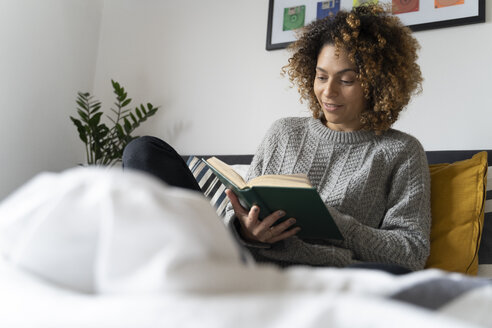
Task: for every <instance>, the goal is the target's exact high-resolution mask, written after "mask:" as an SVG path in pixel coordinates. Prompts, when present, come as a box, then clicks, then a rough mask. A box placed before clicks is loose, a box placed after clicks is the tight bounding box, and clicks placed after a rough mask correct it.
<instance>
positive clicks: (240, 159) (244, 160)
mask: <svg viewBox="0 0 492 328" xmlns="http://www.w3.org/2000/svg"><path fill="white" fill-rule="evenodd" d="M484 150H485V151H487V153H488V159H489V165H491V164H492V150H491V149H484ZM480 151H482V150H430V151H426V152H425V153H426V154H427V160H428V161H429V164H436V163H452V162H456V161H461V160H464V159H467V158H470V157H472V156H473V155H474V154H476V153H478V152H480ZM196 156H197V157H200V158H201V157H203V158H208V157H210V156H215V157H217V158H219V159H220V160H222V161H224V162H226V163H228V164H249V163H251V159H252V158H253V155H251V154H249V155H196ZM188 157H189V156H183V158H184V160H185V161H186V160H187V159H188Z"/></svg>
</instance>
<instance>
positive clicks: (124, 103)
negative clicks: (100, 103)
mask: <svg viewBox="0 0 492 328" xmlns="http://www.w3.org/2000/svg"><path fill="white" fill-rule="evenodd" d="M131 101H132V99H131V98H128V99H127V100H125V101H124V102H123V103H122V104H121V107H125V106H126V105H128V104H129V103H130V102H131Z"/></svg>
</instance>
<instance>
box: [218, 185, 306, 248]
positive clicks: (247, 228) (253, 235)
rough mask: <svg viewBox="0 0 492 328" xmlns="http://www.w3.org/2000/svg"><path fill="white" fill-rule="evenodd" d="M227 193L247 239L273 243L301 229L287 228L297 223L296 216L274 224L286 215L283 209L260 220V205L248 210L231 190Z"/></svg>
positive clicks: (242, 232)
mask: <svg viewBox="0 0 492 328" xmlns="http://www.w3.org/2000/svg"><path fill="white" fill-rule="evenodd" d="M226 195H227V197H229V199H230V201H231V204H232V207H233V208H234V212H235V213H236V217H237V218H238V220H239V223H240V224H241V235H242V236H243V238H245V239H246V240H249V241H259V242H262V243H269V244H273V243H276V242H277V241H280V240H283V239H286V238H289V237H291V236H293V235H295V234H296V233H297V232H298V231H299V230H301V228H299V227H296V228H293V229H290V230H287V229H289V228H290V227H291V226H292V225H293V224H295V223H296V220H295V219H294V218H290V219H288V220H285V221H284V222H282V223H279V224H277V225H275V226H274V225H273V224H274V223H275V222H276V221H277V220H278V219H280V218H281V217H283V216H284V215H285V212H283V211H276V212H274V213H272V214H270V215H269V216H267V217H266V218H264V219H263V220H261V221H260V220H259V219H258V215H259V214H260V208H259V207H258V206H256V205H255V206H253V207H252V208H251V210H250V211H249V212H248V211H247V210H246V209H245V208H244V207H242V206H241V204H240V203H239V200H238V198H237V196H236V195H235V194H234V193H233V192H232V191H231V190H229V189H227V190H226Z"/></svg>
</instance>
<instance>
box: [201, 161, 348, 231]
mask: <svg viewBox="0 0 492 328" xmlns="http://www.w3.org/2000/svg"><path fill="white" fill-rule="evenodd" d="M202 161H203V162H204V163H205V164H207V165H208V166H209V167H210V169H212V171H213V172H214V173H215V175H216V176H217V178H218V179H219V180H220V181H221V182H222V183H223V184H224V185H225V186H226V187H227V188H229V189H231V190H232V191H233V192H234V193H235V194H236V195H237V197H238V198H239V200H241V203H242V204H243V206H245V207H246V208H248V209H249V208H251V207H252V206H253V205H255V204H256V205H258V206H259V207H260V219H263V218H265V217H266V216H268V215H270V214H271V213H273V212H275V211H276V210H284V211H285V212H286V213H287V214H286V215H285V216H284V217H283V218H281V219H279V220H278V221H277V223H280V222H282V221H283V220H286V219H288V218H291V217H293V218H295V219H296V225H297V226H300V227H301V230H300V231H299V232H298V233H297V236H299V237H301V238H322V239H343V237H342V235H341V233H340V231H339V230H338V227H337V226H336V224H335V221H333V218H332V217H331V215H330V213H329V212H328V209H327V208H326V206H325V204H324V202H323V200H322V199H321V197H320V196H319V194H318V192H317V190H316V188H314V187H313V186H312V185H311V183H310V182H309V179H308V177H307V175H305V174H294V175H262V176H259V177H256V178H254V179H251V180H249V181H247V182H246V181H244V179H243V178H242V177H241V175H239V174H238V173H237V172H236V171H234V169H233V168H232V167H231V166H230V165H228V164H226V163H224V162H223V161H221V160H219V159H218V158H216V157H211V158H209V159H207V160H204V159H202Z"/></svg>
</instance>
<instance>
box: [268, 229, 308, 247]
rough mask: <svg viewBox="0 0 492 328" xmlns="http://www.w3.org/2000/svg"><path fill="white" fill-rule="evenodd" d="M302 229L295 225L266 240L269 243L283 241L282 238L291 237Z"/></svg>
mask: <svg viewBox="0 0 492 328" xmlns="http://www.w3.org/2000/svg"><path fill="white" fill-rule="evenodd" d="M300 230H301V228H300V227H295V228H293V229H290V230H286V231H284V232H282V233H281V234H280V235H278V236H274V237H272V238H270V239H267V240H266V242H267V243H270V244H273V243H276V242H278V241H281V240H284V239H287V238H289V237H292V236H294V235H295V234H296V233H298V232H299V231H300Z"/></svg>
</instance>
